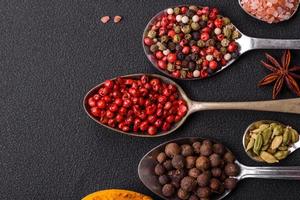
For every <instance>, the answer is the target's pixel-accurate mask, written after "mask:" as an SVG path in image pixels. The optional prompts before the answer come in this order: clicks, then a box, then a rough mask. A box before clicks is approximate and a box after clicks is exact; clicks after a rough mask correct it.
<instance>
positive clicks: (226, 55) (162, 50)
mask: <svg viewBox="0 0 300 200" xmlns="http://www.w3.org/2000/svg"><path fill="white" fill-rule="evenodd" d="M147 28H148V30H146V32H145V35H144V44H145V49H146V51H147V53H148V54H149V55H151V58H152V59H151V60H153V59H154V61H155V63H156V66H157V67H158V68H159V69H160V70H163V71H165V72H167V74H169V75H170V76H172V77H175V78H182V79H191V78H199V79H200V78H206V77H208V76H211V75H213V74H214V73H215V72H217V71H218V70H219V69H221V68H222V66H225V65H226V64H227V63H228V62H230V61H231V60H232V59H233V58H235V57H237V56H238V52H239V47H238V44H237V43H236V42H235V40H236V39H238V38H239V37H240V33H239V32H238V31H237V30H236V29H235V27H234V26H233V24H232V23H231V21H230V19H229V18H227V17H223V16H221V15H220V13H219V10H218V9H217V8H209V7H199V6H193V5H192V6H179V7H175V8H168V9H167V10H165V11H164V12H163V13H162V15H160V16H158V17H156V18H155V19H154V21H153V22H151V25H150V26H149V27H147Z"/></svg>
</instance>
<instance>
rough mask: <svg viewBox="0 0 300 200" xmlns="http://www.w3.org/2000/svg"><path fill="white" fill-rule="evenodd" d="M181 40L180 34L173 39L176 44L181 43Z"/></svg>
mask: <svg viewBox="0 0 300 200" xmlns="http://www.w3.org/2000/svg"><path fill="white" fill-rule="evenodd" d="M180 40H181V38H180V35H179V34H176V35H175V36H174V38H173V42H174V43H179V42H180Z"/></svg>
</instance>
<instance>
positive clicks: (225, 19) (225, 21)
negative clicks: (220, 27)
mask: <svg viewBox="0 0 300 200" xmlns="http://www.w3.org/2000/svg"><path fill="white" fill-rule="evenodd" d="M230 23H231V21H230V19H229V18H228V17H223V24H224V25H228V24H230Z"/></svg>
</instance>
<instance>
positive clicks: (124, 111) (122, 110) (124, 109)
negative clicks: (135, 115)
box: [119, 107, 127, 115]
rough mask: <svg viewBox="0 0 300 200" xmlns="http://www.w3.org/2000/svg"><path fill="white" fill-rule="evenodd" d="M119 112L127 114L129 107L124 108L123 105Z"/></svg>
mask: <svg viewBox="0 0 300 200" xmlns="http://www.w3.org/2000/svg"><path fill="white" fill-rule="evenodd" d="M119 113H120V114H121V115H126V114H127V109H126V108H124V107H121V108H120V110H119Z"/></svg>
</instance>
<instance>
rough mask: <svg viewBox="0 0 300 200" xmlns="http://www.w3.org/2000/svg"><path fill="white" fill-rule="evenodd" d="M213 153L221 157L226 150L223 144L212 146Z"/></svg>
mask: <svg viewBox="0 0 300 200" xmlns="http://www.w3.org/2000/svg"><path fill="white" fill-rule="evenodd" d="M213 152H215V153H217V154H219V155H221V156H222V155H224V153H225V152H226V149H225V147H224V145H223V144H219V143H218V144H214V145H213Z"/></svg>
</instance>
